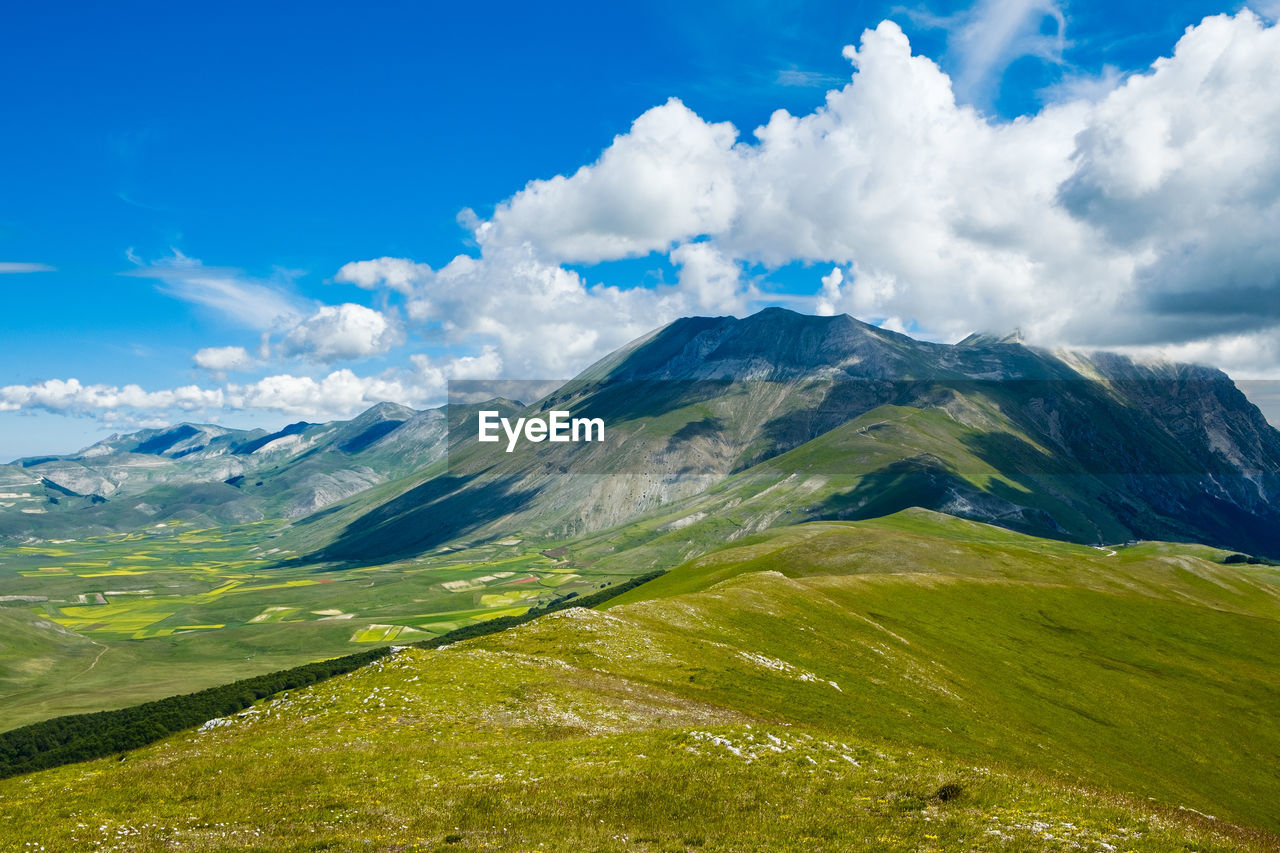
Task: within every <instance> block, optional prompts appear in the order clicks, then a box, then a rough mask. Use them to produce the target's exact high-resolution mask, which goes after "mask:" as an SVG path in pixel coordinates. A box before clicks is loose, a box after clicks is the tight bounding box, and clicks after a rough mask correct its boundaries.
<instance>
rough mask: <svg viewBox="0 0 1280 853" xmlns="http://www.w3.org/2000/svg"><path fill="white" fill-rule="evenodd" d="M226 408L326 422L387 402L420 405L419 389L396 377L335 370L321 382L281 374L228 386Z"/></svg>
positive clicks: (309, 378)
mask: <svg viewBox="0 0 1280 853" xmlns="http://www.w3.org/2000/svg"><path fill="white" fill-rule="evenodd" d="M225 394H226V402H227V406H228V407H229V408H232V409H242V410H246V409H248V410H252V409H261V410H267V411H272V412H282V413H285V414H289V415H297V416H299V417H304V418H309V419H315V420H325V419H333V418H342V417H349V416H351V415H354V414H356V413H358V412H360V411H363V410H364V409H367V408H368V407H370V406H372V405H374V404H375V403H381V402H385V401H391V402H397V403H407V404H409V405H413V404H418V403H420V402H421V401H420V399H419V394H418V393H417V391H416V389H414V388H413V387H411V386H408V385H406V384H404V383H403V382H401V381H400V380H399V379H397V378H386V377H361V376H357V375H356V374H355V373H353V372H352V371H350V370H346V369H343V370H335V371H333V372H332V373H330V374H328V375H327V376H324V377H323V378H321V379H313V378H311V377H309V376H292V375H290V374H287V373H286V374H280V375H278V376H268V377H265V378H263V379H259V380H258V381H257V382H254V383H251V384H248V385H235V384H231V385H227V387H226V390H225Z"/></svg>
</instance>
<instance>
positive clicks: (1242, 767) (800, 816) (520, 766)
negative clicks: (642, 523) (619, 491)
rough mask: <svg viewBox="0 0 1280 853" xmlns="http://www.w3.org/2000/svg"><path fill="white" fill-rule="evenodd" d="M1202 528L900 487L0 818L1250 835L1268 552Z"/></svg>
mask: <svg viewBox="0 0 1280 853" xmlns="http://www.w3.org/2000/svg"><path fill="white" fill-rule="evenodd" d="M1220 556H1221V553H1220V552H1214V551H1212V550H1210V549H1206V548H1201V547H1197V546H1172V545H1165V544H1159V543H1152V544H1144V545H1139V546H1134V547H1131V548H1121V549H1118V551H1116V552H1115V553H1109V552H1107V551H1103V550H1099V549H1094V548H1088V547H1083V546H1076V545H1071V544H1067V543H1063V542H1058V541H1053V540H1043V539H1036V538H1032V537H1025V536H1021V535H1018V534H1013V533H1009V532H1007V531H1003V530H1000V529H997V528H991V527H987V526H983V525H977V524H973V523H971V522H965V521H959V520H956V519H949V518H947V517H944V516H938V515H936V514H932V513H927V512H921V511H913V512H909V513H903V514H899V515H897V516H894V517H891V518H888V519H883V520H880V521H876V522H857V523H831V522H827V523H819V524H810V525H800V526H795V527H792V528H790V529H787V530H783V531H772V532H770V533H768V534H766V535H764V536H761V537H757V538H755V539H753V540H750V541H746V542H743V543H741V544H740V545H738V546H736V547H734V548H731V549H727V550H723V551H720V552H718V553H715V554H711V555H708V556H706V557H704V558H701V559H699V560H697V561H694V562H692V563H689V564H687V565H684V566H682V567H680V568H678V569H676V570H674V571H673V572H671V573H670V574H669V575H667V576H666V577H664V578H662V579H659V580H658V581H654V582H652V586H650V585H646V586H642V587H640V588H638V589H637V590H634V591H633V592H631V593H628V594H627V595H626V596H625V597H624V598H622V599H616V600H615V601H618V602H620V603H617V604H614V605H613V606H610V607H609V609H608V610H607V611H605V612H592V611H584V610H570V611H564V612H562V613H559V614H556V615H554V616H551V617H546V618H542V619H539V620H537V621H535V622H533V623H531V624H528V625H525V626H522V627H520V628H517V629H514V630H510V631H507V632H505V633H503V634H500V635H495V636H491V637H487V638H482V639H479V640H474V641H467V642H463V643H459V644H456V645H454V646H450V647H448V648H445V649H440V650H436V651H430V652H428V651H422V650H412V649H406V650H401V651H399V652H397V653H395V654H394V655H393V656H392V657H390V658H388V659H385V660H384V661H382V662H380V663H377V664H374V665H372V666H370V667H367V668H365V669H363V670H361V671H359V672H356V673H353V674H351V675H348V676H343V677H340V678H337V679H335V680H333V681H330V682H326V683H324V684H322V685H318V686H316V687H313V688H309V689H306V690H298V691H293V692H291V693H290V694H288V695H287V696H282V697H279V698H277V699H275V700H272V701H268V702H265V703H261V704H260V705H258V706H255V707H254V708H253V709H251V710H250V711H247V712H245V713H243V714H241V715H238V716H236V717H233V718H230V719H227V720H223V721H217V722H215V723H211V724H209V725H206V726H205V727H204V729H203V730H202V731H200V732H193V733H190V734H189V735H186V736H182V737H175V738H171V739H169V740H168V741H166V742H163V743H161V744H158V745H156V746H154V747H150V748H147V749H144V750H141V751H139V752H137V753H132V754H130V755H128V756H127V757H126V758H125V760H123V761H117V760H108V761H98V762H91V763H89V764H85V765H78V766H68V767H62V768H56V769H54V770H51V771H46V772H42V773H38V774H34V775H31V776H28V777H21V778H16V779H10V780H6V781H4V782H0V796H3V797H4V798H5V801H6V805H7V810H8V812H9V814H10V815H11V818H10V820H8V821H6V822H4V823H3V825H0V838H3V839H4V841H5V842H6V843H8V844H10V845H12V846H20V844H21V843H23V842H33V843H43V844H45V845H46V847H48V848H49V849H55V848H56V849H72V848H74V847H75V846H76V844H81V845H83V846H84V847H91V846H93V845H94V844H96V843H97V842H98V841H99V840H102V839H108V838H109V839H111V843H117V844H123V845H124V848H125V849H134V850H150V849H165V848H166V847H173V846H178V847H183V848H197V849H198V848H201V847H223V848H226V847H257V848H260V849H317V848H319V847H324V846H328V847H332V848H339V849H351V848H356V847H360V846H371V847H373V848H375V849H413V847H414V846H415V845H417V846H418V847H420V848H425V849H435V848H437V847H438V846H445V847H446V849H475V850H479V849H484V848H485V847H488V848H491V849H492V848H496V849H536V848H537V847H538V846H540V845H541V846H544V847H546V848H548V849H610V850H634V851H640V850H660V849H694V848H696V849H707V850H848V849H883V850H904V851H905V850H955V849H983V850H986V849H1009V850H1063V849H1077V848H1078V849H1086V850H1106V849H1110V848H1116V849H1125V850H1135V851H1166V850H1177V849H1195V850H1274V849H1278V845H1280V839H1277V837H1276V836H1275V835H1273V834H1269V831H1272V832H1273V831H1274V830H1275V829H1277V824H1276V819H1275V815H1274V813H1273V812H1272V810H1271V809H1270V804H1271V803H1273V802H1275V801H1276V798H1277V797H1280V790H1277V788H1276V785H1277V782H1276V780H1275V778H1274V774H1273V773H1272V772H1271V769H1272V768H1273V767H1274V765H1275V762H1276V760H1277V759H1278V758H1280V727H1277V723H1276V721H1275V719H1274V717H1273V716H1272V715H1271V714H1270V709H1272V708H1274V707H1275V704H1276V702H1277V699H1280V681H1278V680H1277V676H1276V673H1277V672H1280V667H1277V664H1280V660H1277V654H1278V652H1277V650H1278V649H1280V642H1277V640H1280V576H1277V574H1276V571H1275V569H1273V568H1271V567H1257V566H1247V565H1230V566H1228V565H1222V564H1218V563H1215V562H1213V560H1214V559H1216V558H1218V557H1220ZM1242 731H1243V732H1248V735H1249V736H1248V737H1247V738H1241V737H1239V733H1240V732H1242ZM157 774H163V777H164V778H165V779H166V780H168V784H166V785H163V786H157V785H155V784H154V780H155V778H156V775H157ZM1148 797H1150V798H1152V799H1151V800H1148V799H1147V798H1148ZM1193 810H1194V811H1193ZM1200 812H1203V813H1206V814H1210V815H1214V818H1213V819H1207V818H1203V817H1201V816H1200V814H1199V813H1200ZM77 824H79V825H77ZM1233 824H1235V825H1233ZM1245 827H1252V828H1245ZM73 837H74V838H75V839H77V842H76V843H72V842H71V840H70V839H72V838H73Z"/></svg>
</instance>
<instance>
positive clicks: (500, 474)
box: [309, 308, 1280, 564]
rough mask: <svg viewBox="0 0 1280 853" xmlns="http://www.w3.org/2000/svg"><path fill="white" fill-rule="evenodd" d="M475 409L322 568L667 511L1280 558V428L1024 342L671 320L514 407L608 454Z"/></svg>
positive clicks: (1200, 389) (1193, 386)
mask: <svg viewBox="0 0 1280 853" xmlns="http://www.w3.org/2000/svg"><path fill="white" fill-rule="evenodd" d="M478 408H482V407H477V406H475V405H470V406H459V407H455V408H454V411H452V412H451V414H450V425H451V435H452V438H451V444H450V448H449V454H448V466H447V469H446V470H444V471H441V472H438V473H437V474H435V475H433V476H430V477H425V478H420V479H416V480H413V481H406V482H405V483H404V484H402V485H403V488H400V489H398V490H396V492H395V494H394V495H388V494H386V493H383V492H379V493H377V495H376V498H377V500H376V501H370V500H369V499H368V498H370V497H373V496H374V493H369V494H368V495H365V496H361V497H357V498H356V499H355V500H353V501H350V502H347V503H345V504H340V505H338V506H337V507H335V511H334V512H333V513H332V514H331V515H330V516H329V517H328V519H327V521H326V523H325V524H327V528H326V529H324V530H323V532H322V530H321V528H325V525H319V526H317V527H313V528H311V529H310V530H309V534H310V535H312V536H313V537H315V538H314V539H313V541H320V540H327V541H322V542H320V544H319V545H318V546H317V547H315V548H314V549H313V550H312V553H311V559H315V560H318V561H322V562H339V563H349V564H355V563H363V564H375V563H378V562H384V561H386V560H389V559H396V558H401V557H406V556H411V555H413V554H416V553H422V552H424V551H426V550H429V549H432V548H436V547H439V546H442V545H445V544H447V543H450V542H453V541H456V540H465V541H484V539H485V538H494V537H503V536H510V535H531V536H539V537H543V538H559V539H573V538H581V537H585V536H591V535H593V534H595V533H598V532H600V531H605V530H608V529H611V528H615V527H617V526H619V525H625V524H630V523H633V522H637V521H639V520H641V519H645V518H650V519H653V518H658V517H660V516H661V517H664V518H667V519H668V522H678V521H681V520H686V519H693V521H689V522H687V523H688V524H693V523H695V522H697V521H698V520H700V519H702V518H707V519H710V521H709V522H708V523H713V524H714V523H720V524H722V526H723V521H724V519H725V518H727V517H729V516H735V517H737V518H738V520H739V529H738V531H737V535H741V533H742V532H743V531H750V530H758V529H764V528H766V527H769V526H772V525H774V524H785V523H793V522H796V521H801V520H816V519H824V518H825V519H843V518H851V519H856V518H869V517H874V516H876V515H883V514H886V513H890V512H894V511H896V510H899V509H903V508H905V507H909V506H922V507H925V508H929V509H935V510H941V511H945V512H948V513H950V514H953V515H957V516H960V517H964V518H970V519H973V520H979V521H989V522H992V523H995V524H1000V525H1002V526H1006V527H1009V528H1010V529H1014V530H1020V531H1023V532H1028V533H1035V534H1039V535H1047V536H1052V537H1056V538H1062V539H1066V540H1070V541H1077V542H1083V543H1090V544H1101V543H1105V542H1117V541H1120V542H1122V541H1127V540H1131V539H1145V538H1158V539H1169V540H1182V541H1198V542H1205V543H1210V544H1215V545H1220V546H1222V547H1230V548H1234V549H1238V550H1244V551H1248V552H1250V553H1258V554H1266V555H1272V556H1280V433H1277V431H1276V430H1275V429H1274V428H1272V427H1271V426H1270V425H1269V424H1267V423H1266V421H1265V419H1264V418H1263V417H1262V415H1261V413H1260V412H1259V411H1258V409H1257V408H1256V407H1255V406H1253V405H1252V404H1251V403H1250V402H1249V401H1248V400H1247V399H1246V398H1245V396H1244V395H1243V394H1242V393H1241V392H1240V391H1239V390H1238V389H1237V388H1236V387H1235V386H1234V384H1233V383H1232V382H1231V380H1230V379H1229V378H1228V377H1227V376H1226V375H1225V374H1223V373H1221V372H1220V371H1217V370H1213V369H1211V368H1205V367H1198V366H1194V365H1184V364H1156V363H1140V362H1135V361H1133V360H1130V359H1128V358H1125V357H1122V356H1117V355H1111V354H1106V353H1101V354H1092V355H1085V354H1079V353H1070V352H1055V351H1049V350H1044V349H1038V348H1034V347H1028V346H1025V345H1023V344H1021V343H1018V342H1017V339H1016V338H1015V337H1012V336H1006V337H1004V338H999V339H996V338H990V337H984V336H971V337H970V338H968V339H966V340H965V341H963V342H961V343H960V344H957V345H953V346H952V345H946V344H936V343H929V342H924V341H917V340H914V339H912V338H910V337H908V336H905V335H900V334H896V333H893V332H889V331H886V330H883V329H878V328H876V327H873V326H869V325H867V324H864V323H861V322H859V321H857V320H854V319H853V318H851V317H848V316H838V317H811V316H805V315H801V314H797V313H794V312H791V311H786V310H783V309H777V308H772V309H766V310H764V311H762V312H760V313H758V314H755V315H753V316H750V317H747V318H744V319H735V318H732V317H719V318H706V317H699V318H686V319H682V320H677V321H676V322H674V323H672V324H670V325H668V326H666V327H663V328H661V329H659V330H657V331H655V332H653V333H651V334H649V335H646V336H645V337H643V338H641V339H640V340H638V341H636V342H634V343H632V344H630V345H628V346H627V347H624V348H623V349H621V350H619V351H618V352H616V353H614V354H612V355H610V356H608V357H606V358H604V359H602V360H601V361H599V362H597V363H596V364H595V365H593V366H592V367H590V368H588V369H587V370H586V371H584V372H583V374H582V375H580V376H579V377H577V378H576V379H574V380H572V381H570V382H568V383H567V384H565V385H564V386H562V387H561V388H559V389H558V390H556V391H555V392H553V393H552V394H550V395H548V396H546V397H544V398H542V399H540V400H538V401H536V402H533V403H532V404H530V405H528V406H527V407H525V408H524V409H523V411H521V412H520V413H519V414H520V415H522V416H525V417H532V416H536V415H541V414H545V413H546V412H548V411H549V410H553V409H559V410H571V411H572V412H573V414H574V415H575V416H583V417H599V418H601V419H603V421H604V422H605V423H606V424H607V436H606V440H605V441H604V442H602V443H598V444H580V445H573V444H569V445H558V446H554V447H553V446H551V445H547V444H544V445H531V444H525V445H524V446H523V447H518V448H516V450H515V451H514V452H511V453H506V452H503V448H502V447H500V446H498V445H492V444H480V443H478V442H476V441H475V440H474V436H475V434H476V421H475V412H476V411H477V410H478ZM747 508H750V510H751V511H750V512H748V511H747Z"/></svg>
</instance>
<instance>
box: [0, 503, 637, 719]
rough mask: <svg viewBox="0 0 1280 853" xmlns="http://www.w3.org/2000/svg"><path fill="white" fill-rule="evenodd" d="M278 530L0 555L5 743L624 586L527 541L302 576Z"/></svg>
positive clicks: (145, 538)
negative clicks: (75, 720)
mask: <svg viewBox="0 0 1280 853" xmlns="http://www.w3.org/2000/svg"><path fill="white" fill-rule="evenodd" d="M282 529H283V525H282V524H280V523H274V522H263V523H257V524H248V525H242V526H238V527H228V528H218V529H212V530H197V529H189V528H184V527H182V526H179V525H174V524H169V525H164V526H158V527H157V528H154V529H152V530H149V531H146V532H142V533H131V534H120V535H114V536H108V537H102V538H94V539H84V540H78V541H66V540H62V541H56V542H41V543H37V544H24V545H14V546H10V547H7V548H3V549H0V626H3V627H4V629H5V630H4V631H3V633H2V634H0V728H13V727H15V726H18V725H22V724H24V723H28V722H32V721H35V720H38V719H43V718H47V717H50V716H56V715H58V714H64V713H71V712H77V711H87V710H100V709H105V708H113V707H120V706H123V705H130V704H136V703H138V702H141V701H145V700H148V699H154V698H159V697H162V696H168V695H173V694H175V693H185V692H190V691H192V690H196V689H199V688H202V687H207V686H211V685H214V684H220V683H224V682H227V681H233V680H235V679H237V678H242V677H246V676H249V675H254V674H257V673H261V672H267V671H271V670H274V669H280V668H284V667H288V666H293V665H296V664H298V663H302V662H305V661H310V660H316V659H319V658H323V657H332V656H335V655H341V654H344V653H346V652H348V651H351V650H352V648H353V647H352V644H370V643H390V642H401V643H403V642H408V641H411V640H413V639H423V638H426V637H430V636H434V635H437V634H440V633H444V632H445V631H449V630H452V629H454V628H458V627H462V626H464V625H467V624H470V623H472V622H475V621H478V620H483V619H488V618H492V617H494V616H500V615H506V614H512V613H521V612H524V610H525V609H527V608H528V607H530V606H533V605H535V604H537V603H538V602H540V601H548V600H551V599H552V598H555V597H558V596H563V595H568V594H571V593H573V594H584V593H586V592H589V591H591V590H594V589H598V588H599V587H600V586H601V585H603V584H605V583H608V582H610V581H613V580H616V579H617V577H618V576H617V575H616V574H611V573H610V572H609V571H608V570H607V569H606V570H600V569H594V570H593V569H589V568H588V569H582V568H574V569H569V568H566V567H565V565H564V562H563V561H561V560H557V559H555V558H551V557H547V556H545V555H543V554H542V553H541V550H543V549H544V548H546V547H549V546H547V545H543V544H538V543H531V542H528V541H527V540H524V541H523V542H515V543H514V544H506V545H497V544H487V545H486V544H481V545H477V546H474V547H467V548H462V549H453V550H448V551H444V552H440V553H435V554H431V555H428V556H426V557H423V558H419V559H414V560H409V561H403V562H399V563H393V564H389V565H385V566H378V567H374V568H364V569H358V570H342V569H333V568H331V567H327V566H314V565H313V566H303V565H301V564H299V563H298V562H297V560H296V555H295V554H293V553H291V552H289V551H287V550H282V549H280V548H278V547H277V546H276V545H275V544H274V542H275V541H276V537H278V535H279V533H280V531H281V530H282ZM508 541H509V540H508Z"/></svg>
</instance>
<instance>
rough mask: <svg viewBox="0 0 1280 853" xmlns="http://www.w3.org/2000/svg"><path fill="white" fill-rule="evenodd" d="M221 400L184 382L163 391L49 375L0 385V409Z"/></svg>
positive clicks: (182, 406) (193, 405) (188, 406)
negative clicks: (36, 380)
mask: <svg viewBox="0 0 1280 853" xmlns="http://www.w3.org/2000/svg"><path fill="white" fill-rule="evenodd" d="M222 403H223V396H222V392H221V390H219V389H212V390H206V389H203V388H199V387H197V386H195V385H186V386H183V387H181V388H174V389H172V390H165V391H144V390H142V388H141V387H139V386H137V385H125V386H124V387H117V386H114V385H83V384H81V382H80V380H78V379H66V380H63V379H49V380H46V381H44V382H40V383H38V384H35V385H7V386H5V387H3V388H0V412H12V411H17V410H19V409H43V410H45V411H49V412H57V413H59V414H88V413H90V412H93V411H94V410H104V409H105V410H111V409H176V410H181V411H192V410H195V409H201V408H209V407H218V406H221V405H222Z"/></svg>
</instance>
